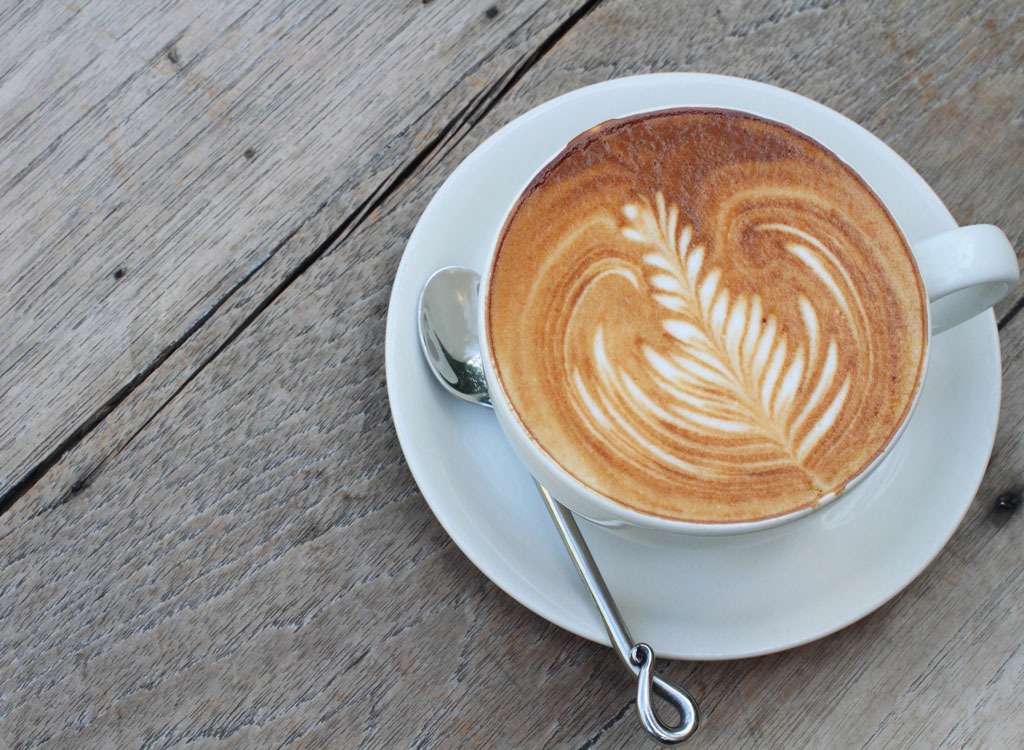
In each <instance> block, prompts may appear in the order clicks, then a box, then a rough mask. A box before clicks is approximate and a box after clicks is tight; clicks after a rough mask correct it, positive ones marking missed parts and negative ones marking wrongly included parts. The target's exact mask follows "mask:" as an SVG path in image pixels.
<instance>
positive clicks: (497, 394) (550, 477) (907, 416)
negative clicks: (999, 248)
mask: <svg viewBox="0 0 1024 750" xmlns="http://www.w3.org/2000/svg"><path fill="white" fill-rule="evenodd" d="M661 77H685V78H687V79H690V80H693V81H699V80H704V81H714V82H719V81H722V82H727V83H728V84H729V85H732V86H739V87H743V88H749V90H751V91H753V92H756V93H757V94H758V95H760V96H762V97H763V96H768V97H773V99H772V103H773V104H777V103H779V102H780V101H782V102H784V101H786V100H789V101H791V102H792V101H800V102H801V103H802V104H803V105H804V106H806V107H809V108H811V109H812V110H815V111H816V113H817V114H818V115H824V116H825V117H826V118H827V119H828V121H829V123H830V124H838V125H841V126H844V127H846V128H850V127H852V128H854V129H855V130H857V131H859V132H860V134H861V135H862V136H865V135H866V136H867V138H868V142H869V143H870V145H871V149H872V152H878V153H879V155H880V156H882V157H884V158H885V159H887V160H890V161H892V160H895V161H896V162H898V163H899V164H901V165H903V166H905V167H906V168H908V169H911V170H912V168H911V167H910V166H909V165H908V164H906V162H905V160H903V158H902V157H900V156H899V154H897V153H896V152H895V151H894V150H892V148H891V147H889V146H888V145H887V144H886V143H885V142H884V141H882V140H880V139H879V138H878V137H877V136H875V135H874V134H873V133H871V132H870V131H868V130H866V129H865V128H863V127H862V126H861V125H859V124H857V123H856V122H854V121H852V120H850V119H849V118H847V117H846V116H844V115H842V114H841V113H839V112H837V111H835V110H833V109H831V108H830V107H827V106H825V105H824V104H821V103H819V102H816V101H814V100H812V99H809V98H807V97H804V96H802V95H800V94H797V93H795V92H792V91H789V90H786V89H783V88H780V87H777V86H773V85H771V84H765V83H761V82H758V81H753V80H750V79H745V78H736V77H731V76H721V75H714V74H700V73H660V74H659V73H655V74H648V75H641V76H629V77H625V78H618V79H612V80H609V81H604V82H602V83H597V84H593V85H591V86H587V87H584V88H582V89H577V90H575V91H572V92H569V93H567V94H563V95H562V96H560V97H557V98H555V99H552V100H549V101H548V102H545V103H544V104H541V105H539V106H538V107H536V108H534V109H532V110H530V111H529V112H527V113H526V114H524V115H521V116H520V117H519V118H517V119H516V120H514V121H512V122H511V123H509V124H508V125H506V126H505V127H506V128H510V127H514V126H516V125H517V124H518V123H520V122H521V121H524V120H526V119H528V118H533V117H537V116H539V115H542V114H544V112H546V111H547V110H549V109H552V108H554V107H556V106H566V105H571V102H572V99H573V98H574V97H576V96H578V95H580V94H581V93H583V92H590V91H591V90H594V89H601V88H609V87H618V86H622V85H628V84H630V83H634V82H637V83H642V82H643V81H645V80H649V79H652V78H661ZM765 101H766V100H764V99H762V101H760V102H759V105H760V106H751V107H746V106H737V105H735V104H731V103H730V104H719V103H706V102H704V101H700V102H696V103H690V102H681V103H677V104H662V105H656V106H650V107H637V108H629V109H628V110H623V111H622V112H621V113H616V114H614V115H611V116H608V117H603V118H601V119H598V120H596V121H595V122H593V123H591V124H590V125H589V126H588V127H584V128H582V129H580V131H579V133H578V134H577V135H581V134H583V133H584V132H586V130H588V129H590V128H596V127H601V126H603V125H604V124H606V123H608V122H610V121H613V120H617V119H620V118H627V117H632V116H635V115H641V114H646V113H652V112H659V111H666V110H671V109H704V110H722V111H732V112H739V113H743V114H748V115H753V116H755V117H758V118H760V119H763V120H768V121H771V122H775V123H778V124H781V125H783V126H785V127H788V128H791V129H793V130H795V131H796V132H797V133H799V134H801V135H803V136H804V137H806V138H808V139H810V140H811V141H812V142H814V143H815V144H817V145H818V146H819V147H821V148H824V149H826V150H827V151H829V152H830V153H832V154H833V155H835V157H836V158H838V159H839V160H840V161H841V162H842V163H843V164H845V165H846V166H847V167H848V168H849V169H850V170H851V171H852V172H853V173H854V174H856V175H857V176H858V177H859V178H860V179H861V180H862V181H863V182H864V184H865V185H866V186H867V187H868V188H869V189H870V190H871V192H872V193H873V194H874V195H875V197H876V199H877V201H878V204H879V205H880V206H881V207H882V208H883V210H885V211H886V213H888V214H889V216H890V218H891V220H892V222H893V224H894V226H895V227H896V229H897V230H898V232H899V234H900V237H901V238H902V239H903V241H904V243H905V244H906V246H907V248H908V249H910V251H911V252H910V253H909V255H910V260H911V263H912V265H913V268H914V271H915V274H916V276H917V279H918V282H919V284H921V288H922V291H923V290H924V287H923V279H922V274H921V268H920V265H919V262H918V260H917V257H916V255H915V253H914V250H913V243H912V242H911V241H910V239H909V237H908V236H907V233H906V231H905V230H904V228H903V226H902V225H901V223H900V221H899V219H898V218H897V217H896V216H895V215H894V213H893V211H892V210H891V209H890V207H889V205H890V204H889V201H887V200H886V198H885V197H884V196H883V195H882V193H881V191H879V190H878V189H877V187H876V185H875V183H874V182H873V181H871V180H870V179H869V178H868V177H867V176H866V175H864V174H863V172H862V170H861V169H858V167H857V166H856V165H854V164H852V163H851V161H850V160H849V159H848V158H847V157H846V155H844V153H843V152H842V150H841V149H842V145H841V144H835V143H826V142H824V141H823V140H822V138H820V137H819V136H818V134H817V133H814V132H808V129H807V128H805V127H803V126H801V125H800V124H796V123H794V122H792V121H791V120H790V119H788V118H786V117H784V116H779V115H778V114H776V113H772V114H766V113H765V112H764V111H762V109H761V107H763V106H764V104H765ZM769 108H770V107H769ZM574 137H575V136H574ZM571 140H572V138H570V139H569V140H568V141H566V142H565V143H563V144H562V145H560V146H558V147H557V148H556V149H555V150H554V151H552V152H551V153H550V154H549V155H548V156H547V157H546V158H545V159H544V160H542V161H541V162H540V163H539V164H538V166H537V167H536V168H535V169H534V170H533V171H532V172H531V173H530V175H529V176H528V177H527V179H526V180H525V181H524V182H523V183H522V184H521V185H520V186H519V188H518V190H517V191H516V192H515V194H514V196H513V197H512V199H511V201H510V203H509V205H508V206H507V207H506V208H505V210H504V211H503V212H502V218H501V221H500V222H499V223H498V225H497V227H496V229H495V231H494V233H493V236H492V239H491V241H490V243H489V245H488V248H487V260H486V263H485V266H484V271H483V273H482V274H481V281H480V284H481V288H480V305H479V309H478V311H477V315H478V330H479V331H480V347H481V357H482V362H483V366H484V369H485V372H486V373H487V378H488V386H489V390H490V393H491V402H492V405H493V406H494V411H495V414H496V415H497V417H498V421H499V423H500V425H501V427H502V431H503V432H504V433H505V436H506V439H508V441H509V443H510V444H511V446H512V448H513V450H514V451H515V453H516V454H517V455H518V456H519V458H520V459H521V460H522V461H523V462H524V463H525V464H526V466H527V468H528V469H529V470H530V471H531V473H533V474H534V475H535V476H537V475H538V474H542V476H538V477H537V478H538V480H540V481H541V482H542V483H543V482H545V481H548V482H550V485H551V486H549V487H548V489H550V490H551V491H552V494H553V495H554V496H555V497H556V498H557V499H558V500H559V502H561V503H562V504H564V505H565V506H567V507H569V508H570V509H571V510H573V511H574V512H576V513H578V514H580V515H582V516H584V517H586V518H588V519H589V520H591V521H593V522H594V523H596V524H598V525H602V526H606V527H610V528H615V527H619V526H628V527H633V528H651V529H656V530H659V531H667V532H671V533H682V534H694V535H705V536H707V535H712V536H719V535H734V534H745V533H751V532H756V531H761V530H765V529H770V528H774V527H777V526H780V525H783V524H786V523H789V522H792V521H795V520H797V519H799V518H803V517H805V516H807V515H809V514H811V513H814V512H816V511H818V510H820V509H822V508H824V507H827V506H829V505H831V504H832V503H833V502H835V501H836V500H839V499H841V498H842V497H844V496H845V495H847V494H848V493H849V492H851V491H852V490H853V489H855V488H856V487H857V486H858V485H859V484H860V483H861V482H863V481H864V480H865V479H866V478H867V477H868V476H870V475H871V473H872V472H873V471H874V470H875V469H876V468H878V466H879V465H880V464H881V463H883V462H884V461H885V459H886V458H888V457H889V455H890V454H891V453H892V451H893V449H894V448H895V446H896V445H897V444H898V442H899V439H900V437H901V436H902V435H903V433H904V432H905V431H906V428H907V425H908V424H909V422H910V420H911V419H912V418H913V415H914V413H915V411H916V409H917V405H918V403H919V401H920V397H921V392H922V391H923V389H924V382H925V377H926V374H927V370H928V363H929V361H930V356H931V344H932V332H931V326H932V311H931V304H930V302H929V300H928V297H927V294H925V296H924V300H925V305H924V311H925V325H924V337H925V338H924V346H923V354H922V357H921V362H920V367H919V370H918V376H917V382H916V384H915V386H914V391H913V393H912V396H911V399H910V403H909V405H908V407H907V410H906V412H905V413H904V415H903V418H902V420H901V421H900V423H899V424H898V426H897V427H896V429H895V430H893V432H892V433H891V434H890V436H889V437H888V439H887V440H886V441H885V442H884V443H883V444H882V445H881V446H880V447H879V449H878V452H877V453H876V454H875V456H874V457H873V458H872V459H871V461H869V462H868V463H867V464H866V465H865V466H863V467H862V468H861V469H860V470H859V471H857V472H856V473H855V474H853V475H852V476H850V477H849V478H848V479H847V480H846V482H845V484H844V485H843V486H842V487H841V488H838V489H834V490H831V491H829V492H828V493H825V494H823V495H821V496H819V497H817V499H816V501H815V503H814V504H813V505H810V506H803V507H799V508H796V509H794V510H791V511H788V512H785V513H780V514H777V515H774V516H770V517H764V518H756V519H751V520H742V521H707V522H702V521H693V520H683V519H675V518H668V517H664V516H659V515H654V514H648V513H643V512H640V511H638V510H635V509H634V508H631V507H628V506H626V505H624V504H622V503H619V502H617V501H615V500H613V499H611V498H609V497H607V496H606V495H604V494H602V493H601V492H599V491H597V490H595V489H594V488H592V487H589V486H588V485H586V484H584V483H583V482H582V481H581V480H579V479H578V478H577V477H575V476H574V475H573V474H572V473H571V472H569V471H568V470H566V469H565V468H564V467H562V466H561V464H559V463H558V462H557V461H556V460H555V459H554V458H553V457H552V456H551V455H550V454H549V453H548V452H547V450H545V449H544V448H543V447H542V446H541V445H540V444H539V443H538V442H537V441H536V440H535V439H534V438H533V437H532V436H531V435H530V434H529V431H528V429H527V428H526V427H525V425H524V424H523V422H522V420H521V418H520V416H519V414H518V412H516V410H515V409H513V408H512V407H511V404H510V399H509V397H508V394H507V393H506V391H505V387H504V383H503V381H502V379H501V378H500V377H499V376H498V374H497V368H496V367H495V366H494V364H493V357H492V352H491V347H490V341H489V337H488V333H487V331H488V329H487V325H486V322H487V309H488V303H489V298H490V287H491V284H490V282H491V275H492V269H493V266H494V264H493V260H494V255H495V253H496V251H497V247H498V242H499V240H500V239H501V235H502V234H503V232H504V228H505V225H506V223H507V221H508V218H509V216H510V215H511V213H512V212H513V211H514V209H515V208H516V206H517V205H518V202H519V199H520V196H521V195H522V193H523V191H524V190H525V189H526V188H527V187H528V186H529V184H530V183H531V182H532V181H533V179H534V178H535V177H536V175H537V174H538V173H539V172H540V171H542V170H543V169H544V168H546V166H547V165H548V164H550V163H551V161H552V160H554V159H555V158H557V157H558V156H559V155H560V154H561V153H563V152H564V150H565V148H566V146H567V145H568V144H569V143H570V142H571ZM510 433H511V434H510ZM560 489H562V490H566V491H564V492H561V493H559V490H560ZM560 494H561V496H560ZM580 497H582V498H584V503H581V502H580V501H579V500H578V498H580ZM591 506H592V507H591ZM595 511H597V512H595Z"/></svg>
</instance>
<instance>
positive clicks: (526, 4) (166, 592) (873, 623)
mask: <svg viewBox="0 0 1024 750" xmlns="http://www.w3.org/2000/svg"><path fill="white" fill-rule="evenodd" d="M922 5H923V4H920V3H913V2H898V3H891V2H870V3H854V2H845V3H841V2H832V1H830V0H818V1H812V2H805V1H802V0H801V1H800V2H783V3H760V2H759V3H739V2H733V3H721V4H719V3H703V2H702V3H692V4H684V3H676V2H673V1H672V0H657V1H647V2H635V3H632V2H621V1H614V0H606V1H605V2H597V1H595V0H587V1H585V2H584V1H583V0H575V1H570V0H566V1H564V2H543V1H542V0H522V1H521V2H515V3H511V2H507V3H506V2H496V1H495V0H486V1H485V2H477V1H476V0H462V1H460V2H454V1H451V2H448V1H447V0H422V2H412V1H410V2H405V3H366V2H360V3H356V2H343V3H320V2H315V1H313V0H296V1H295V2H290V3H263V4H253V3H249V2H238V3H160V4H157V3H149V4H145V3H115V2H99V1H97V2H83V3H79V4H73V3H56V2H50V3H38V4H30V5H29V4H27V5H18V6H8V7H6V8H4V9H3V10H0V217H2V218H0V236H2V247H3V250H2V262H0V273H2V277H0V291H2V297H0V330H2V336H0V362H2V363H3V366H2V368H0V506H2V509H3V511H4V512H3V516H2V519H0V524H2V526H0V563H2V570H3V573H2V577H0V590H2V596H0V652H2V654H3V659H2V666H0V747H3V748H36V747H46V748H66V747H87V748H93V747H95V748H108V747H109V748H163V747H186V746H187V747H190V748H213V747H218V748H219V747H268V748H270V747H273V748H277V747H345V748H348V747H352V748H355V747H382V748H399V747H402V748H404V747H410V748H411V747H417V748H421V747H439V748H448V747H453V748H459V747H466V748H476V747H538V748H539V747H564V748H619V747H647V746H648V745H649V744H650V743H649V741H648V740H647V739H646V737H645V736H644V735H643V734H642V733H641V732H640V730H639V729H638V725H637V722H636V720H635V718H634V710H633V701H632V697H631V683H630V680H629V679H628V678H627V675H626V674H625V673H624V671H622V670H621V668H620V667H619V665H618V664H616V663H615V661H614V657H613V656H612V654H611V652H610V651H609V650H608V649H607V648H605V647H601V646H597V645H594V644H592V643H590V642H588V641H585V640H583V639H580V638H578V637H576V636H573V635H571V634H569V633H566V632H564V631H562V630H560V629H559V628H557V627H555V626H553V625H550V624H549V623H547V622H546V621H544V620H543V619H541V618H539V617H537V616H536V615H534V614H532V613H531V612H530V611H528V610H527V609H525V608H524V607H522V606H521V605H519V604H518V603H516V602H515V601H514V600H512V599H511V598H510V597H508V596H507V595H506V594H504V593H503V592H502V591H500V590H499V589H498V588H497V587H496V586H494V585H493V584H492V583H491V582H490V581H489V580H488V579H487V578H486V577H485V576H484V575H482V574H481V573H480V572H479V571H478V570H477V569H476V568H475V567H474V566H473V565H472V564H471V563H470V562H469V561H468V560H467V559H466V558H465V557H464V556H463V555H462V553H461V552H460V551H459V549H458V548H457V547H456V546H455V545H454V544H453V543H452V542H451V541H450V540H449V539H448V537H447V536H446V534H445V532H444V531H443V530H442V528H441V526H440V525H439V524H438V522H437V521H436V520H435V519H434V516H433V515H432V514H431V511H430V509H429V507H428V506H427V504H426V503H425V502H424V499H423V497H422V496H421V494H420V492H419V491H418V489H417V486H416V484H415V483H414V481H413V479H412V477H411V475H410V473H409V471H408V469H407V468H406V463H405V459H404V458H403V455H402V452H401V450H400V448H399V445H398V441H397V438H396V435H395V430H394V427H393V426H392V423H391V420H390V417H389V411H388V402H387V397H386V391H385V382H384V356H383V346H384V334H385V316H386V312H387V307H388V295H389V291H390V289H391V284H392V280H393V278H394V275H395V272H396V269H397V266H398V263H399V260H400V258H401V256H402V252H403V248H404V245H405V242H406V239H407V238H408V236H409V234H410V232H411V231H412V228H413V227H414V225H415V223H416V221H417V219H418V217H419V216H420V214H421V213H422V212H423V210H424V208H425V207H426V204H427V202H428V200H429V199H430V197H431V195H432V194H433V193H434V192H435V191H436V190H437V189H438V187H439V186H440V185H441V183H442V182H443V181H444V179H445V178H446V177H447V176H448V175H449V174H450V173H451V172H452V170H453V169H454V168H455V166H456V165H458V164H459V163H460V161H461V160H462V159H464V158H465V157H466V156H467V155H468V154H469V153H470V152H471V151H472V150H473V149H474V148H475V147H476V146H478V145H479V144H480V143H481V142H482V141H483V140H484V139H485V138H486V137H487V136H488V135H490V134H491V133H493V132H494V131H496V130H497V129H498V128H499V127H500V126H501V125H503V124H504V123H506V122H508V121H509V120H511V119H512V118H514V117H515V116H517V115H518V114H521V113H523V112H525V111H526V110H528V109H530V108H531V107H533V106H535V105H537V104H539V103H541V102H544V101H546V100H548V99H550V98H552V97H554V96H556V95H558V94H561V93H564V92H566V91H570V90H572V89H575V88H578V87H580V86H583V85H586V84H590V83H595V82H599V81H603V80H606V79H609V78H614V77H619V76H624V75H629V74H636V73H647V72H654V71H687V70H693V71H708V72H717V73H724V74H730V75H737V76H744V77H750V78H755V79H758V80H762V81H767V82H770V83H774V84H777V85H779V86H782V87H785V88H788V89H791V90H794V91H797V92H799V93H802V94H805V95H807V96H809V97H811V98H814V99H817V100H819V101H821V102H823V103H824V104H826V105H828V106H831V107H833V108H835V109H837V110H839V111H841V112H843V113H844V114H846V115H848V116H849V117H851V118H852V119H854V120H855V121H857V122H859V123H861V124H862V125H864V126H865V127H867V128H868V129H869V130H871V131H873V132H875V133H876V134H877V135H879V136H880V137H881V138H882V139H884V140H885V141H887V142H888V143H889V144H890V145H892V146H893V147H894V148H895V149H896V150H897V151H898V152H899V153H900V154H902V155H903V156H904V157H905V158H906V159H907V160H908V161H909V162H910V163H911V164H912V165H913V166H914V167H915V168H916V169H917V170H918V171H919V172H920V173H921V174H922V175H923V176H924V178H925V179H926V180H928V181H929V182H930V183H931V184H932V185H933V186H934V188H935V189H936V191H937V193H938V194H939V195H940V196H941V198H942V199H943V200H944V201H945V203H946V204H947V205H948V207H949V208H950V210H951V212H952V213H953V215H954V216H955V218H956V219H957V221H958V222H959V223H961V224H970V223H982V222H986V223H994V224H998V225H1000V226H1001V227H1003V229H1004V230H1005V231H1006V232H1007V233H1008V235H1009V236H1010V238H1011V241H1013V242H1014V245H1015V246H1016V247H1024V218H1022V208H1024V203H1022V200H1021V196H1022V195H1024V159H1022V154H1024V12H1022V7H1024V6H1022V5H1021V4H1020V3H1019V2H1018V1H1017V0H995V1H993V2H982V3H976V2H961V1H960V0H941V1H939V2H933V3H928V4H926V5H925V6H924V7H922ZM147 6H148V7H147ZM1022 305H1024V290H1022V289H1016V290H1014V291H1013V293H1012V294H1011V296H1010V298H1009V299H1007V300H1005V301H1004V302H1002V303H1001V304H1000V305H999V307H998V308H997V310H996V315H997V318H998V325H999V329H1000V332H1001V341H1002V353H1003V405H1002V413H1001V426H1000V430H999V433H998V436H997V439H996V445H995V451H994V454H993V457H992V461H991V464H990V467H989V469H988V472H987V475H986V479H985V480H984V482H983V484H982V486H981V488H980V490H979V491H978V493H977V497H976V499H975V501H974V503H973V505H972V506H971V508H970V510H969V512H968V515H967V517H966V519H965V520H964V522H963V523H962V525H961V527H960V529H959V531H958V532H957V533H956V535H955V536H954V538H953V539H952V540H951V542H950V543H949V544H948V545H947V547H946V548H945V550H944V551H943V552H942V553H941V555H940V556H939V557H938V559H937V560H935V562H934V563H933V564H932V565H931V566H930V567H929V568H928V569H927V571H926V572H925V573H924V574H923V575H921V576H920V577H919V578H918V579H917V580H916V581H915V582H914V583H913V584H912V585H911V586H910V587H909V588H907V589H906V590H905V591H904V592H903V593H902V594H901V595H900V596H898V597H897V598H896V599H894V600H893V601H892V602H890V603H889V604H887V605H885V606H883V607H882V608H881V609H879V610H877V611H876V612H874V613H873V614H871V615H870V616H868V617H866V618H864V619H863V620H861V621H859V622H857V623H856V624H854V625H852V626H851V627H848V628H846V629H845V630H842V631H841V632H839V633H838V634H836V635H833V636H831V637H828V638H825V639H823V640H820V641H817V642H814V643H812V644H810V645H807V646H804V647H801V648H798V649H795V650H791V651H788V652H783V653H778V654H775V655H771V656H766V657H761V658H755V659H747V660H743V661H732V662H712V663H673V664H671V665H668V666H667V667H666V668H665V673H666V674H667V675H668V676H670V677H671V678H672V679H674V680H675V681H677V682H679V683H681V684H684V685H687V686H689V687H690V689H691V690H692V691H693V693H694V694H695V695H696V696H697V697H698V698H699V699H700V701H701V704H702V707H703V709H704V714H705V725H704V727H703V728H702V729H701V731H700V734H699V735H698V737H697V738H696V739H695V740H694V741H693V742H692V743H691V746H693V747H700V748H712V747H714V748H744V747H759V748H765V747H773V748H797V747H808V748H834V747H835V748H838V747H872V748H888V747H911V748H932V747H957V748H960V747H970V748H1016V747H1021V746H1024V713H1022V710H1021V708H1022V704H1021V698H1020V696H1021V693H1022V688H1024V649H1022V648H1021V634H1022V632H1024V630H1022V625H1024V552H1022V549H1024V521H1022V519H1021V518H1020V517H1019V514H1017V513H1015V512H1014V510H1015V507H1016V506H1015V502H1017V501H1018V500H1019V495H1016V494H1015V493H1016V491H1017V490H1018V489H1019V488H1020V486H1021V483H1022V480H1021V471H1022V467H1024V452H1022V448H1021V443H1020V431H1019V424H1020V421H1021V418H1022V416H1024V385H1022V383H1024V381H1022V380H1021V379H1020V377H1019V376H1018V367H1019V366H1020V364H1021V361H1022V357H1024V315H1022V314H1020V309H1021V307H1022ZM1001 496H1002V497H1003V503H1002V505H1003V506H1012V507H999V506H998V503H997V499H998V498H1000V497H1001ZM1007 497H1009V498H1010V500H1007Z"/></svg>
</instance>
